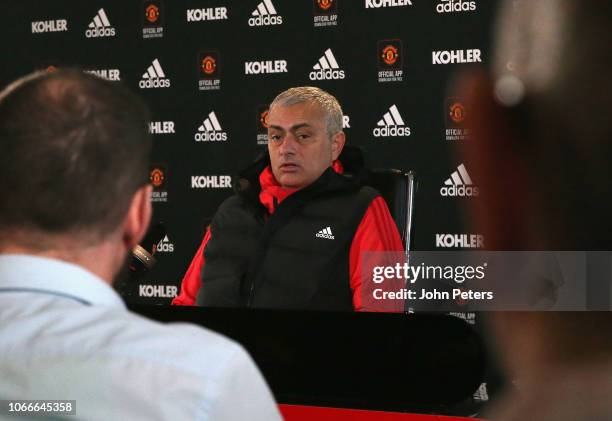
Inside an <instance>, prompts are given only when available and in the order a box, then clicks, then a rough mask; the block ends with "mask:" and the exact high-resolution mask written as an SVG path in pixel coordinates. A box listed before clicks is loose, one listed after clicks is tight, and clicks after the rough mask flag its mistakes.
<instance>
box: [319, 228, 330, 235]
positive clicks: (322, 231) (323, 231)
mask: <svg viewBox="0 0 612 421" xmlns="http://www.w3.org/2000/svg"><path fill="white" fill-rule="evenodd" d="M319 234H327V235H333V233H332V230H331V227H326V228H323V229H322V230H320V231H319Z"/></svg>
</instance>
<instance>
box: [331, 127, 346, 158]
mask: <svg viewBox="0 0 612 421" xmlns="http://www.w3.org/2000/svg"><path fill="white" fill-rule="evenodd" d="M331 142H332V161H335V160H336V159H338V157H339V156H340V153H341V152H342V148H344V144H345V143H346V135H345V134H344V132H343V131H339V132H338V133H336V134H335V135H333V136H332V139H331Z"/></svg>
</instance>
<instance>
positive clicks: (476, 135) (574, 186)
mask: <svg viewBox="0 0 612 421" xmlns="http://www.w3.org/2000/svg"><path fill="white" fill-rule="evenodd" d="M611 25H612V3H610V2H609V1H588V2H585V1H578V0H529V1H527V0H523V1H507V2H506V4H505V8H504V10H503V13H502V15H501V19H500V21H499V25H498V26H497V32H498V37H497V45H496V46H497V49H496V54H495V57H496V58H495V62H494V66H493V69H492V70H493V72H492V77H490V76H489V75H486V74H485V73H478V72H474V73H471V74H470V75H468V76H466V77H464V78H463V79H462V83H461V86H462V94H463V95H464V96H466V97H471V98H472V104H471V115H472V121H471V128H472V134H473V141H472V142H470V143H467V144H466V148H465V150H466V156H465V158H466V162H467V163H469V165H470V169H471V174H472V176H473V177H474V179H475V180H477V181H478V183H479V185H480V188H481V195H480V197H479V199H478V200H475V201H473V206H474V208H473V210H474V220H475V221H476V222H477V223H478V224H479V225H478V228H479V230H480V231H481V232H483V233H484V235H485V236H486V238H487V243H488V247H489V248H491V249H492V250H521V249H524V250H608V251H609V250H610V249H611V247H610V243H611V241H610V233H611V232H612V218H611V217H610V215H612V200H611V199H612V196H611V193H612V192H611V189H610V186H611V184H610V182H611V180H612V119H611V118H610V112H611V110H612V104H611V102H612V96H611V95H610V86H611V81H610V77H609V71H610V69H611V68H612V55H610V52H609V50H610V44H611V41H612V39H611V31H610V27H611ZM609 256H610V255H609V253H608V257H607V258H608V261H607V266H608V276H607V279H603V280H602V284H601V285H605V282H608V285H609V282H610V279H609V268H610V260H609ZM603 290H604V291H605V288H603ZM608 294H609V290H608ZM598 298H602V299H603V300H601V301H600V303H599V304H596V305H593V303H591V308H595V309H602V310H609V299H610V297H609V296H608V297H607V305H606V297H598ZM587 303H588V300H587ZM491 318H492V319H493V320H492V321H493V325H494V328H495V329H494V331H495V334H496V336H497V339H498V341H497V342H498V344H497V345H498V348H499V351H500V353H501V355H502V357H503V360H504V361H505V363H506V365H507V368H508V369H509V374H510V378H511V379H513V380H515V382H516V385H517V390H518V392H517V396H508V397H507V399H506V400H505V401H503V402H502V403H500V404H499V406H498V408H497V411H494V414H493V415H492V417H491V418H492V419H500V420H513V421H514V420H527V419H529V420H539V421H549V420H550V421H552V420H554V421H566V420H567V421H569V420H609V419H612V401H611V400H610V396H612V335H610V332H611V331H612V317H611V313H610V312H609V311H604V312H583V313H568V312H566V313H552V312H549V313H544V312H533V313H494V314H492V315H491Z"/></svg>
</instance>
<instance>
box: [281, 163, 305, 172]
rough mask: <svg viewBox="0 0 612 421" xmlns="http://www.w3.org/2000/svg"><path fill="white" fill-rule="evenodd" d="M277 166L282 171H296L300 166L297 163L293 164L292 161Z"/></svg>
mask: <svg viewBox="0 0 612 421" xmlns="http://www.w3.org/2000/svg"><path fill="white" fill-rule="evenodd" d="M279 168H280V170H281V171H283V172H296V171H297V170H299V168H300V166H299V165H298V164H294V163H293V162H287V163H285V164H281V165H280V167H279Z"/></svg>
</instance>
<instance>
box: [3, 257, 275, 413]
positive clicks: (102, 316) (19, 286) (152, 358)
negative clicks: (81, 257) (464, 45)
mask: <svg viewBox="0 0 612 421" xmlns="http://www.w3.org/2000/svg"><path fill="white" fill-rule="evenodd" d="M0 399H4V400H13V399H22V400H23V399H44V400H51V399H59V400H76V417H69V418H70V419H83V420H111V419H123V420H243V419H244V420H262V421H263V420H265V421H268V420H279V419H281V417H280V414H279V412H278V408H277V406H276V404H275V403H274V400H273V398H272V395H271V393H270V391H269V389H268V387H267V385H266V384H265V382H264V380H263V378H262V376H261V374H260V373H259V371H258V370H257V368H256V366H255V364H254V363H253V361H252V360H251V358H250V357H249V356H248V354H247V353H246V352H245V351H244V349H243V348H242V347H241V346H240V345H238V344H237V343H235V342H233V341H231V340H229V339H227V338H225V337H223V336H221V335H219V334H216V333H213V332H211V331H209V330H206V329H202V328H200V327H198V326H194V325H190V324H186V323H173V324H169V325H166V324H162V323H158V322H154V321H151V320H148V319H145V318H144V317H141V316H138V315H136V314H133V313H131V312H129V311H128V310H127V309H126V307H125V305H124V304H123V302H122V300H121V298H120V297H119V295H117V293H116V292H115V291H114V290H113V289H112V288H111V287H110V286H109V285H108V284H106V283H105V282H104V281H102V280H101V279H100V278H98V277H96V276H95V275H93V274H92V273H90V272H88V271H86V270H85V269H83V268H81V267H79V266H75V265H72V264H69V263H66V262H62V261H59V260H54V259H47V258H41V257H34V256H26V255H2V254H0ZM0 418H2V415H0ZM11 419H12V418H11Z"/></svg>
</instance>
